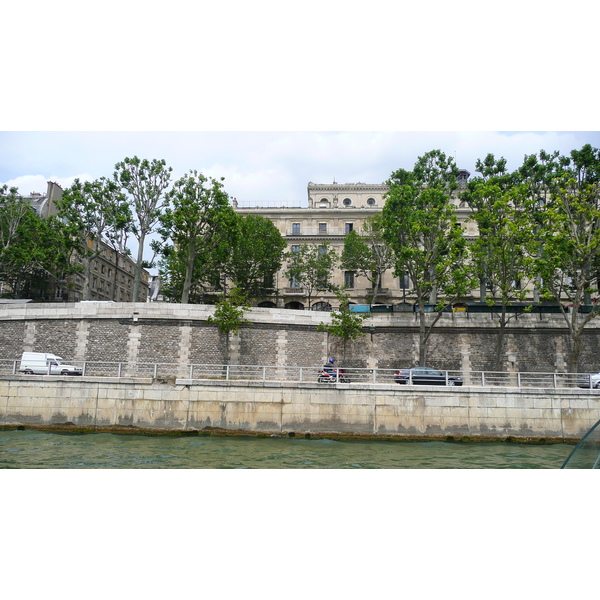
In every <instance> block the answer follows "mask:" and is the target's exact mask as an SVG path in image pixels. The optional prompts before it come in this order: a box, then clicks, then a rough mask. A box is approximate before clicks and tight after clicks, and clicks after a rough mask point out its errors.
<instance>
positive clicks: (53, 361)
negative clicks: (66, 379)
mask: <svg viewBox="0 0 600 600" xmlns="http://www.w3.org/2000/svg"><path fill="white" fill-rule="evenodd" d="M61 360H62V358H61V357H60V356H56V354H48V353H46V352H23V356H21V365H20V366H19V372H20V373H25V375H81V369H80V368H79V367H74V366H73V365H64V364H62V363H61V362H60V361H61Z"/></svg>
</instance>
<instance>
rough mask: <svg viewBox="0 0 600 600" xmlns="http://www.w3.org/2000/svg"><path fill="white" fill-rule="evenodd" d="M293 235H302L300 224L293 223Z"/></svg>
mask: <svg viewBox="0 0 600 600" xmlns="http://www.w3.org/2000/svg"><path fill="white" fill-rule="evenodd" d="M292 235H300V223H292Z"/></svg>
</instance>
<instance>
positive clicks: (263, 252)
mask: <svg viewBox="0 0 600 600" xmlns="http://www.w3.org/2000/svg"><path fill="white" fill-rule="evenodd" d="M285 247H286V242H285V239H284V238H283V236H282V235H281V234H280V233H279V230H278V229H277V227H275V225H274V224H273V222H272V221H271V220H270V219H267V218H265V217H261V216H259V215H246V216H239V235H236V236H235V238H234V239H233V240H232V243H231V246H230V249H229V252H228V260H227V263H226V264H227V266H226V270H227V276H228V277H229V279H230V280H231V281H232V282H233V283H234V284H235V285H237V286H238V287H239V288H240V289H243V290H244V292H245V293H246V295H247V297H248V298H264V297H265V296H268V295H271V294H273V293H274V291H275V285H274V280H275V273H276V272H277V271H278V270H279V269H280V268H281V263H282V260H283V253H284V250H285Z"/></svg>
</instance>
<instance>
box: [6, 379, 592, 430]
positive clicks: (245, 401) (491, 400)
mask: <svg viewBox="0 0 600 600" xmlns="http://www.w3.org/2000/svg"><path fill="white" fill-rule="evenodd" d="M599 419H600V393H598V392H595V391H593V390H577V389H575V390H571V389H562V390H555V389H508V388H506V389H502V388H501V389H498V388H469V387H463V388H439V387H435V386H432V387H430V386H419V389H414V388H410V387H408V386H407V387H402V388H399V386H394V385H387V386H386V385H368V384H356V385H355V384H337V385H335V384H334V385H327V386H323V385H319V384H317V383H300V384H292V383H285V382H283V383H273V382H270V383H269V382H267V383H262V382H252V383H245V384H244V383H235V382H225V381H216V382H215V381H213V382H211V381H198V380H189V379H178V380H176V381H175V383H174V384H166V383H159V382H158V381H153V380H152V379H127V378H110V377H81V378H79V377H77V378H72V377H71V378H69V377H51V376H38V377H26V376H20V375H5V376H0V428H14V427H37V428H47V429H52V428H55V427H59V428H67V429H68V428H71V429H83V430H88V431H118V430H120V428H122V427H128V428H130V430H131V431H135V430H136V428H137V429H139V430H141V431H145V430H150V431H180V432H186V431H198V432H201V431H213V430H215V429H217V430H219V431H221V432H222V433H225V434H227V433H228V432H229V433H247V434H264V435H290V434H294V435H322V436H327V435H330V436H340V435H341V436H361V437H373V438H389V437H393V438H407V439H447V438H448V437H452V438H469V439H473V440H478V439H485V440H503V439H506V438H512V439H515V440H539V439H541V438H543V439H545V440H547V441H568V440H577V439H580V438H581V437H582V436H583V435H584V434H585V433H586V432H587V431H588V429H589V428H590V427H591V426H592V425H593V424H594V423H596V422H597V421H598V420H599Z"/></svg>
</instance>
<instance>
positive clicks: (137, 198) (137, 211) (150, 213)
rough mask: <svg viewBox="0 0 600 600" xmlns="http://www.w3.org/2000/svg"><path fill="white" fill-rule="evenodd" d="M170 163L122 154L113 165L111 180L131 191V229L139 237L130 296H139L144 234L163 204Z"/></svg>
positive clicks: (156, 218)
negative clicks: (119, 160) (122, 158)
mask: <svg viewBox="0 0 600 600" xmlns="http://www.w3.org/2000/svg"><path fill="white" fill-rule="evenodd" d="M172 170H173V169H172V168H171V167H167V166H166V163H165V161H164V160H157V159H152V160H151V161H149V160H147V159H139V158H138V157H137V156H134V157H133V158H125V159H124V160H122V161H121V162H119V163H117V164H116V165H115V172H114V176H113V177H114V180H115V181H117V182H118V183H119V184H120V185H121V187H122V189H123V190H125V191H126V192H127V193H128V194H129V195H130V204H131V209H132V214H133V222H132V224H131V230H132V232H133V234H134V236H135V238H136V239H137V241H138V253H137V261H136V266H135V276H134V281H133V299H134V301H137V300H138V296H139V290H140V282H141V279H142V268H143V261H144V249H145V241H146V236H147V235H148V234H150V233H151V232H152V231H154V228H155V227H156V225H157V223H158V219H159V217H160V215H161V212H162V209H163V208H164V202H165V192H166V189H167V188H168V186H169V183H170V180H171V172H172Z"/></svg>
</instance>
